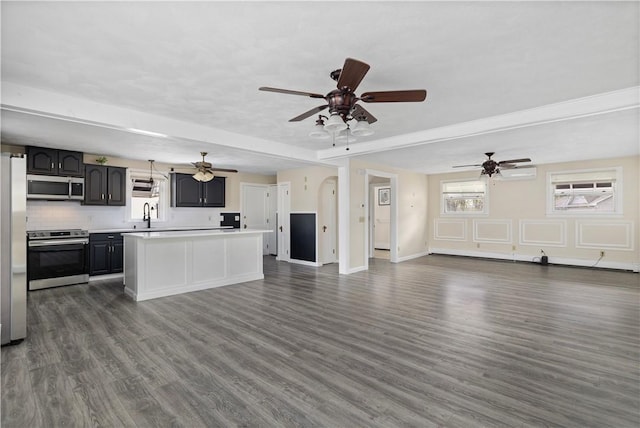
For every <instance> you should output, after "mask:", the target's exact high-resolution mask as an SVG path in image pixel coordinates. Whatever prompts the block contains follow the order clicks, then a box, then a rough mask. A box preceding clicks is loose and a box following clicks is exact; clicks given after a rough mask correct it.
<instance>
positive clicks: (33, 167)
mask: <svg viewBox="0 0 640 428" xmlns="http://www.w3.org/2000/svg"><path fill="white" fill-rule="evenodd" d="M27 174H42V175H62V176H70V177H82V176H83V175H84V162H83V160H82V152H72V151H69V150H57V149H48V148H44V147H33V146H29V147H27Z"/></svg>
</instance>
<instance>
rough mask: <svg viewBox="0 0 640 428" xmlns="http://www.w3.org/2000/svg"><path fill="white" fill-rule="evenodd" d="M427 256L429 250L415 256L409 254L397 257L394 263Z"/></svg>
mask: <svg viewBox="0 0 640 428" xmlns="http://www.w3.org/2000/svg"><path fill="white" fill-rule="evenodd" d="M428 255H429V250H424V251H421V252H419V253H416V254H410V255H408V256H402V257H398V260H396V262H395V263H400V262H406V261H407V260H412V259H417V258H419V257H424V256H428Z"/></svg>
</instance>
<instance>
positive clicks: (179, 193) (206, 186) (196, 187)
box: [171, 173, 226, 208]
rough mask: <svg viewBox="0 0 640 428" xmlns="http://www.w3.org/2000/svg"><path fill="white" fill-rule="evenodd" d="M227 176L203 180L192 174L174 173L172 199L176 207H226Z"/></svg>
mask: <svg viewBox="0 0 640 428" xmlns="http://www.w3.org/2000/svg"><path fill="white" fill-rule="evenodd" d="M225 181H226V179H225V177H214V178H213V180H211V181H207V182H203V181H197V180H195V179H194V178H193V177H192V176H191V174H177V173H176V174H173V179H172V189H171V190H172V191H171V195H172V200H171V204H172V205H173V206H174V207H212V208H214V207H224V204H225Z"/></svg>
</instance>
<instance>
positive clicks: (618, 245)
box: [576, 220, 634, 251]
mask: <svg viewBox="0 0 640 428" xmlns="http://www.w3.org/2000/svg"><path fill="white" fill-rule="evenodd" d="M633 236H634V235H633V222H631V221H593V220H582V221H576V248H600V249H603V248H611V249H616V250H623V251H633Z"/></svg>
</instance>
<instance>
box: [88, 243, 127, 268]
mask: <svg viewBox="0 0 640 428" xmlns="http://www.w3.org/2000/svg"><path fill="white" fill-rule="evenodd" d="M123 249H124V243H123V239H122V235H121V234H120V233H92V234H91V235H89V275H106V274H110V273H121V272H122V271H123V267H124V251H123Z"/></svg>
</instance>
